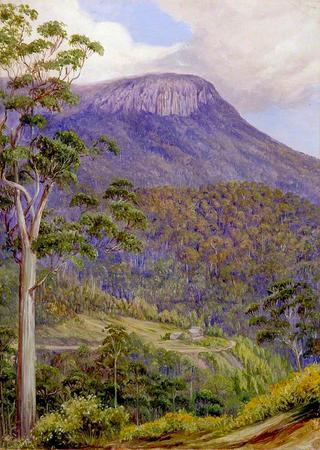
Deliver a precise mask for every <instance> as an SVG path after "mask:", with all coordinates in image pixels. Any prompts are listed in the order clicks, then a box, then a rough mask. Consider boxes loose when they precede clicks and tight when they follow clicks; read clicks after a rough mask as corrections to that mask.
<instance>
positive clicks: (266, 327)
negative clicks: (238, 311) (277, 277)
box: [246, 280, 320, 369]
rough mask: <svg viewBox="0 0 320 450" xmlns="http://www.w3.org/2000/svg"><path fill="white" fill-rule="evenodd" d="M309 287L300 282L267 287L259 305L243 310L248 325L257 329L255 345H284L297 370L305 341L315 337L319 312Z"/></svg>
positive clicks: (282, 282)
mask: <svg viewBox="0 0 320 450" xmlns="http://www.w3.org/2000/svg"><path fill="white" fill-rule="evenodd" d="M317 307H318V301H317V298H316V295H315V293H314V292H313V290H312V288H311V287H310V286H309V285H308V284H306V283H301V282H295V281H293V280H282V281H278V282H276V283H273V284H272V285H271V286H270V287H269V288H268V296H267V297H265V298H264V299H263V300H262V301H261V303H254V304H252V305H250V306H249V308H248V309H247V311H246V312H247V314H249V315H250V316H251V319H250V322H249V323H250V325H252V326H254V327H256V328H258V330H259V331H258V333H257V339H258V342H260V343H261V342H264V341H274V340H277V341H279V342H281V343H283V344H285V345H286V346H287V347H289V349H290V350H291V352H292V353H293V356H294V357H295V359H296V364H297V368H298V369H301V360H300V358H301V356H303V355H304V354H305V353H306V349H307V345H308V342H309V341H311V340H313V339H315V338H319V323H320V312H319V311H318V309H317Z"/></svg>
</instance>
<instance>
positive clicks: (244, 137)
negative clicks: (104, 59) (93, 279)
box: [51, 74, 320, 201]
mask: <svg viewBox="0 0 320 450" xmlns="http://www.w3.org/2000/svg"><path fill="white" fill-rule="evenodd" d="M77 91H78V93H79V94H80V97H81V102H80V104H79V105H78V106H76V107H74V108H72V109H70V110H69V111H68V112H67V113H65V114H64V116H63V117H62V118H61V116H57V117H56V118H54V119H53V129H56V128H61V127H65V128H71V129H75V130H76V131H77V132H78V133H79V134H80V135H81V136H82V137H83V138H84V139H86V140H88V141H90V140H91V139H93V138H94V137H96V136H97V135H99V134H108V135H109V136H110V137H112V138H114V139H116V140H117V142H118V144H119V145H120V147H121V148H122V155H121V157H120V158H117V159H116V158H115V157H113V156H110V155H104V156H99V157H97V158H96V159H95V160H88V161H87V164H86V165H85V169H84V170H83V172H82V174H81V176H82V181H84V182H86V183H90V184H91V185H92V186H93V187H94V188H95V189H99V188H100V186H104V185H105V182H106V178H110V177H116V176H129V177H130V178H131V179H133V181H134V182H135V183H136V184H137V185H139V186H144V187H147V186H156V185H164V184H171V185H178V186H199V185H204V184H208V183H210V184H212V183H215V182H218V181H223V180H232V179H236V180H248V181H258V182H263V183H266V184H269V185H272V186H277V187H280V188H281V189H283V190H285V191H292V192H294V193H297V194H300V195H303V196H306V197H308V198H309V199H311V200H315V201H319V199H320V161H319V160H317V159H315V158H312V157H310V156H307V155H304V154H302V153H299V152H296V151H294V150H292V149H290V148H288V147H286V146H285V145H283V144H281V143H279V142H277V141H275V140H274V139H272V138H271V137H269V136H267V135H265V134H264V133H262V132H260V131H258V130H257V129H256V128H254V127H252V126H251V125H250V124H249V123H248V122H246V121H245V120H244V119H243V118H242V117H241V116H240V114H239V113H238V112H237V111H236V109H235V108H234V107H233V106H232V105H230V104H229V103H228V102H226V101H225V100H224V99H223V98H222V97H221V96H220V95H219V94H218V92H217V90H216V89H215V88H214V86H213V85H212V84H211V83H209V82H207V81H205V80H203V79H202V78H199V77H197V76H194V75H178V74H149V75H144V76H140V77H136V78H128V79H122V80H116V81H111V82H110V81H109V82H103V83H97V84H94V85H89V86H79V87H78V88H77ZM51 131H52V130H51Z"/></svg>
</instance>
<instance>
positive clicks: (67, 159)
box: [32, 131, 86, 183]
mask: <svg viewBox="0 0 320 450" xmlns="http://www.w3.org/2000/svg"><path fill="white" fill-rule="evenodd" d="M36 146H37V148H38V149H39V153H37V154H35V155H33V158H32V160H33V163H34V164H35V166H36V168H37V170H38V171H39V173H40V174H41V175H42V177H47V178H49V179H51V180H52V181H56V182H59V183H64V182H69V183H70V182H74V181H76V172H77V170H78V168H79V166H80V156H81V155H83V154H85V152H86V146H85V144H84V142H83V141H82V140H81V139H80V138H79V137H78V136H77V134H76V133H74V132H73V131H59V132H57V133H56V134H55V136H54V138H53V139H52V138H49V137H47V136H39V137H38V138H37V140H36Z"/></svg>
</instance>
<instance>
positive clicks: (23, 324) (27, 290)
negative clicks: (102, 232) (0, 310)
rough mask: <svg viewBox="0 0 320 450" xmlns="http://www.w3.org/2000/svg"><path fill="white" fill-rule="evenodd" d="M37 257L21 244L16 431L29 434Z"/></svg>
mask: <svg viewBox="0 0 320 450" xmlns="http://www.w3.org/2000/svg"><path fill="white" fill-rule="evenodd" d="M35 282H36V256H35V254H34V253H33V252H32V250H31V248H30V245H29V243H22V252H21V263H20V286H19V343H18V383H17V432H18V435H19V436H20V437H29V436H30V432H31V430H32V427H33V425H34V423H35V419H36V377H35V362H36V351H35V304H34V291H33V290H32V288H33V286H34V285H35Z"/></svg>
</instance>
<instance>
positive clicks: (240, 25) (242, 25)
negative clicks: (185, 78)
mask: <svg viewBox="0 0 320 450" xmlns="http://www.w3.org/2000/svg"><path fill="white" fill-rule="evenodd" d="M157 2H158V4H159V5H160V6H161V7H162V8H163V9H164V10H165V11H167V12H168V13H169V14H170V15H172V16H173V17H174V18H176V19H177V20H182V21H185V22H186V23H188V24H189V25H190V26H191V28H192V31H193V39H192V40H191V41H190V42H189V43H188V44H187V45H185V46H184V48H181V49H179V50H178V51H177V53H176V54H173V55H169V56H168V57H166V58H165V59H164V60H163V61H162V62H161V64H160V65H159V67H161V66H162V67H163V68H171V67H173V66H174V64H175V62H176V61H180V68H179V71H188V72H196V73H198V74H199V75H202V76H204V77H205V78H207V79H209V80H211V81H212V82H213V83H214V84H215V85H216V87H217V88H218V90H219V91H220V93H221V94H222V95H223V96H224V97H225V98H227V99H229V100H230V101H231V102H232V103H233V104H235V106H237V107H239V108H241V109H242V110H255V109H258V108H259V107H265V105H266V104H272V103H274V104H277V105H292V104H296V103H300V102H303V101H305V100H306V99H308V98H309V96H310V94H312V92H313V90H314V88H315V86H316V85H317V84H319V83H320V73H319V72H320V66H319V56H320V2H319V0H268V1H263V0H157Z"/></svg>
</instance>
